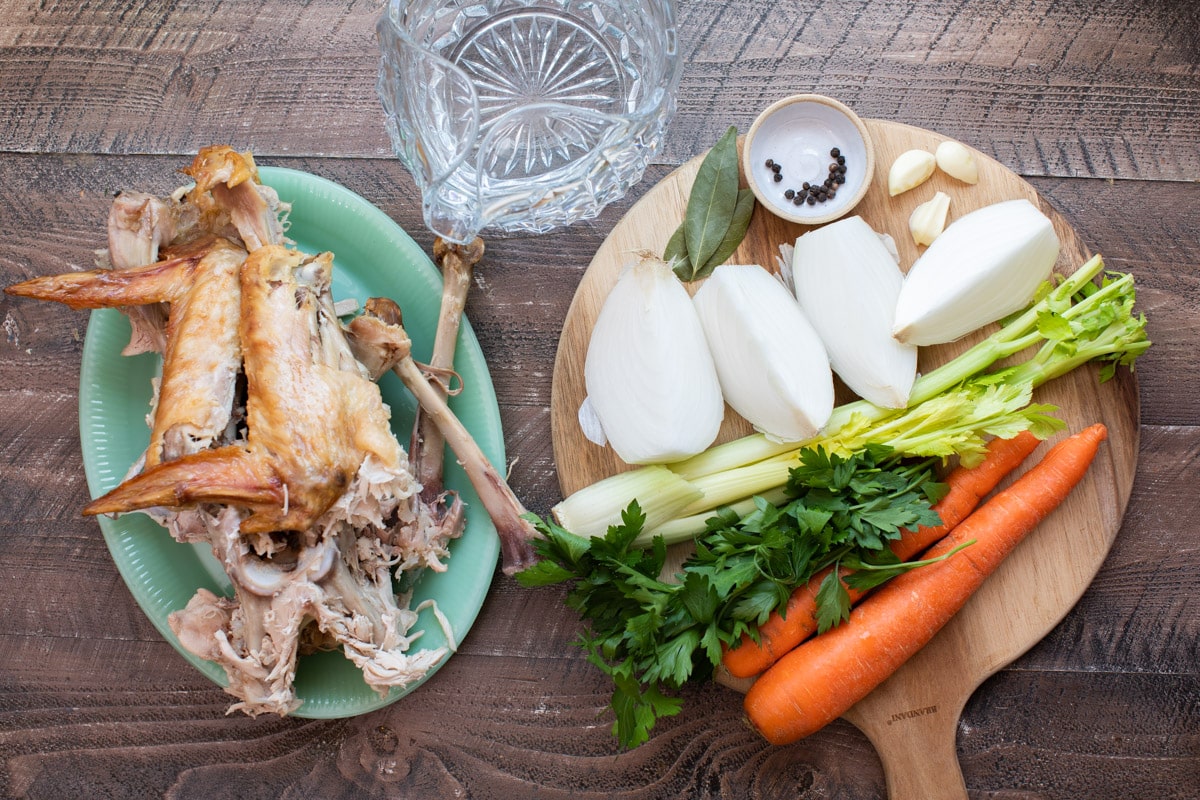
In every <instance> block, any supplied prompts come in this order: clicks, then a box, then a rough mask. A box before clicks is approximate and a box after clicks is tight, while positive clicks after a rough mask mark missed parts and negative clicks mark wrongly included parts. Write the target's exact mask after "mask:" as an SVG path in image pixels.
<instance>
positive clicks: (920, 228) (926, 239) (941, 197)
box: [908, 192, 950, 245]
mask: <svg viewBox="0 0 1200 800" xmlns="http://www.w3.org/2000/svg"><path fill="white" fill-rule="evenodd" d="M949 211H950V195H948V194H946V193H945V192H938V193H937V194H935V195H934V196H933V197H931V198H929V199H928V200H926V201H925V202H924V203H921V205H919V206H917V207H916V208H914V209H913V213H912V215H911V216H909V218H908V230H909V232H910V233H911V234H912V237H913V242H914V243H915V244H924V245H928V244H931V243H932V242H933V240H934V239H936V238H937V237H938V236H939V235H940V234H941V232H942V231H943V230H944V229H945V227H946V214H947V213H948V212H949Z"/></svg>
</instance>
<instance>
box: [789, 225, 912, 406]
mask: <svg viewBox="0 0 1200 800" xmlns="http://www.w3.org/2000/svg"><path fill="white" fill-rule="evenodd" d="M792 280H793V283H794V285H795V287H796V298H797V299H798V300H799V301H800V307H801V308H802V309H803V310H804V315H805V316H806V317H808V320H809V322H811V323H812V326H813V327H814V328H815V329H816V331H817V333H818V335H820V337H821V341H822V342H823V343H824V344H825V350H826V352H828V354H829V362H830V364H831V366H832V367H833V371H834V372H836V373H837V374H838V375H839V376H840V377H841V379H842V380H843V381H845V383H846V385H847V386H849V387H850V389H851V390H852V391H854V392H855V393H856V394H858V396H859V397H862V398H863V399H865V400H868V401H869V402H871V403H874V404H875V405H877V406H882V407H884V408H903V407H904V406H905V405H907V404H908V395H909V392H911V391H912V385H913V380H914V379H915V378H916V374H917V348H916V347H913V346H912V345H908V344H903V343H901V342H898V341H897V340H896V339H894V338H893V337H892V323H893V315H894V313H895V310H896V297H897V296H898V295H899V293H900V286H901V284H902V283H903V280H904V277H903V275H902V274H901V273H900V267H899V265H898V264H897V263H896V260H895V259H894V258H893V257H892V255H891V253H889V252H888V249H887V247H886V246H885V245H884V243H883V240H882V239H880V237H879V235H878V234H877V233H876V232H875V231H874V230H872V229H871V226H870V225H868V224H867V223H866V222H864V221H863V219H862V217H859V216H853V217H847V218H845V219H842V220H839V221H838V222H834V223H831V224H829V225H825V226H824V227H821V228H817V229H816V230H812V231H809V232H808V233H806V234H804V235H803V236H801V237H800V238H799V239H797V240H796V248H795V256H794V258H793V261H792Z"/></svg>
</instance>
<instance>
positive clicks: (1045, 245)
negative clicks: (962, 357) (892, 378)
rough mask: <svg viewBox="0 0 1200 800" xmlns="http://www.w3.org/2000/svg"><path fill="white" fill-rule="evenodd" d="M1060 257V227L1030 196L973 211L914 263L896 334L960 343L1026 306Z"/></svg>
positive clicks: (903, 292)
mask: <svg viewBox="0 0 1200 800" xmlns="http://www.w3.org/2000/svg"><path fill="white" fill-rule="evenodd" d="M1057 259H1058V236H1057V235H1056V234H1055V233H1054V225H1053V224H1052V223H1051V222H1050V219H1049V218H1048V217H1046V215H1045V214H1043V213H1042V212H1041V211H1039V210H1038V209H1037V208H1035V207H1034V205H1033V204H1032V203H1030V202H1029V201H1028V200H1008V201H1005V202H1002V203H994V204H993V205H990V206H984V207H983V208H981V209H979V210H978V211H972V212H971V213H970V214H967V215H966V216H964V217H960V218H959V219H957V220H955V221H954V222H952V223H950V225H949V226H948V227H947V228H946V230H945V231H944V232H943V233H942V235H941V236H939V237H938V238H937V239H936V240H935V241H934V242H933V244H931V245H930V246H929V249H928V250H926V251H925V253H924V254H923V255H922V256H921V257H920V258H918V259H917V261H916V263H914V264H913V266H912V268H911V269H909V271H908V275H907V276H906V277H905V279H904V287H903V289H901V291H900V296H899V298H897V300H896V323H895V328H894V334H895V336H896V338H897V339H899V340H900V341H902V342H908V343H910V344H916V345H926V344H942V343H944V342H951V341H954V340H955V339H958V338H960V337H962V336H964V335H966V334H968V333H970V332H971V331H974V330H976V329H977V328H981V327H983V326H984V325H986V324H988V323H989V322H994V321H996V320H998V319H1000V318H1001V317H1005V316H1007V315H1009V314H1011V313H1013V312H1014V311H1019V310H1020V309H1022V308H1024V307H1025V306H1027V305H1028V304H1029V302H1030V301H1031V300H1032V299H1033V295H1034V293H1035V292H1036V291H1037V288H1038V286H1040V285H1041V284H1042V282H1043V281H1045V280H1046V279H1047V278H1049V277H1050V272H1051V270H1053V269H1054V262H1055V261H1056V260H1057Z"/></svg>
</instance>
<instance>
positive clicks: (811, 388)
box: [692, 264, 833, 442]
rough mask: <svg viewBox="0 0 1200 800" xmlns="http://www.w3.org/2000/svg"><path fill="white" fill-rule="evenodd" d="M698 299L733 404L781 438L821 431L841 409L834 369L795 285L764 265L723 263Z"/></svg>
mask: <svg viewBox="0 0 1200 800" xmlns="http://www.w3.org/2000/svg"><path fill="white" fill-rule="evenodd" d="M692 301H693V304H694V305H695V306H696V312H697V314H698V315H699V317H700V325H701V327H703V328H704V335H705V337H706V339H707V340H708V348H709V351H710V352H711V353H712V356H713V361H714V363H715V364H716V367H717V377H718V378H719V379H720V382H721V392H722V393H723V394H724V396H725V402H727V403H729V406H730V408H732V409H733V410H734V411H736V412H737V413H739V414H741V415H742V417H744V418H745V419H746V420H747V421H748V422H749V423H750V424H751V425H753V426H754V428H755V430H757V431H759V432H761V433H763V434H765V435H766V436H767V437H768V438H771V439H775V440H777V441H784V442H801V441H805V440H807V439H811V438H813V437H814V436H816V435H817V434H818V433H819V432H820V430H821V428H822V427H824V425H825V422H826V421H827V420H828V419H829V415H830V414H831V413H832V412H833V373H832V372H831V371H830V369H829V357H828V356H827V355H826V353H825V346H824V345H823V344H822V343H821V339H820V337H819V336H817V332H816V330H814V329H813V326H812V325H811V324H810V323H809V321H808V319H807V318H806V317H805V316H804V312H803V311H801V310H800V304H799V303H797V302H796V298H795V297H793V296H792V294H791V293H790V292H789V291H788V290H787V288H786V287H784V285H783V284H782V283H781V282H780V281H779V280H778V279H777V278H775V277H774V276H772V275H771V274H770V273H768V272H767V271H766V270H765V269H763V268H762V267H760V266H758V265H757V264H722V265H721V266H719V267H717V268H716V269H715V270H713V273H712V275H710V276H709V278H708V280H706V281H705V282H704V285H703V286H701V287H700V290H699V291H697V292H696V295H695V297H693V298H692Z"/></svg>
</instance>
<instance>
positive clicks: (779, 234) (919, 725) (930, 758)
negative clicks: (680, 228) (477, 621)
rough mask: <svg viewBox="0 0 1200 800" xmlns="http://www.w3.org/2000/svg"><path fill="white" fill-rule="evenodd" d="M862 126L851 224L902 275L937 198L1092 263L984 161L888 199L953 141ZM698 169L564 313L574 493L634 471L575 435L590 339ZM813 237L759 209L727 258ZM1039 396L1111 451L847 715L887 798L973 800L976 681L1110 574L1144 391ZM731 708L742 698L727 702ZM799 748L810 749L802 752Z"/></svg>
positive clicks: (562, 447) (658, 195)
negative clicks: (1018, 221)
mask: <svg viewBox="0 0 1200 800" xmlns="http://www.w3.org/2000/svg"><path fill="white" fill-rule="evenodd" d="M866 124H867V128H868V130H869V132H870V134H871V138H872V140H873V142H874V145H875V152H876V160H875V164H876V166H875V176H874V179H873V183H872V187H871V189H870V190H869V191H868V193H867V195H866V197H864V199H863V200H862V202H861V203H860V204H859V205H858V206H857V207H856V208H855V209H854V210H853V211H852V212H851V213H853V214H859V215H861V216H862V217H863V218H864V219H865V220H866V221H867V222H868V223H870V224H871V225H872V226H873V227H874V228H875V229H876V230H878V231H880V232H883V233H889V234H891V236H892V237H893V238H894V239H895V241H896V244H897V246H898V249H899V252H900V259H901V265H902V267H903V268H905V269H907V268H908V267H909V266H910V265H911V264H912V263H913V261H914V260H915V259H916V258H917V256H918V254H919V253H918V248H917V247H916V246H915V245H914V244H913V242H912V238H911V237H910V235H909V233H908V217H909V215H910V214H911V212H912V210H913V208H915V207H916V206H917V205H918V204H919V203H922V202H924V201H925V200H927V199H929V198H930V197H932V196H933V194H934V192H936V191H939V190H940V191H943V192H946V193H947V194H948V195H950V197H951V204H950V214H949V217H948V220H947V224H949V223H950V222H952V221H953V220H955V219H957V218H958V217H961V216H963V215H964V214H966V213H968V212H970V211H973V210H975V209H977V208H980V207H982V206H985V205H989V204H991V203H994V202H998V201H1001V200H1010V199H1016V198H1022V197H1024V198H1028V199H1029V200H1030V201H1032V202H1033V203H1035V204H1037V205H1038V206H1039V207H1040V208H1041V209H1042V211H1043V212H1044V213H1046V214H1047V215H1048V216H1049V217H1050V218H1051V219H1052V220H1053V221H1054V225H1055V229H1056V231H1057V232H1058V236H1059V239H1060V241H1061V243H1062V248H1061V252H1060V255H1059V259H1058V264H1057V267H1056V269H1057V270H1058V271H1059V272H1062V273H1069V272H1071V271H1073V270H1074V269H1075V268H1076V267H1078V266H1079V265H1080V264H1082V263H1083V262H1084V261H1085V260H1086V259H1087V257H1088V256H1089V255H1090V254H1089V253H1088V251H1087V249H1086V247H1085V246H1084V245H1083V243H1082V242H1081V241H1080V240H1079V237H1078V236H1077V235H1076V234H1075V232H1074V231H1073V230H1072V229H1071V227H1070V226H1069V225H1068V224H1067V223H1066V221H1064V220H1063V218H1062V217H1061V216H1060V215H1059V214H1058V213H1057V212H1056V211H1055V210H1054V209H1053V208H1051V207H1050V206H1049V205H1048V204H1047V203H1046V202H1045V201H1044V200H1042V199H1041V198H1040V197H1039V196H1038V194H1037V192H1036V191H1034V189H1033V187H1031V186H1030V185H1029V184H1028V183H1026V182H1025V181H1023V180H1022V179H1021V178H1020V177H1019V176H1017V175H1016V174H1014V173H1013V172H1011V171H1009V170H1008V169H1006V168H1005V167H1004V166H1003V165H1001V164H999V163H998V162H996V161H994V160H992V159H990V158H987V157H985V156H983V155H982V154H980V153H976V154H975V156H976V159H977V160H978V162H979V172H980V179H979V183H978V184H976V185H974V186H971V185H967V184H964V183H961V182H959V181H956V180H954V179H953V178H950V177H949V176H947V175H944V174H943V173H941V172H940V171H938V172H935V174H934V176H933V177H932V178H931V179H930V180H929V181H927V182H926V183H924V184H922V185H921V186H920V187H918V188H916V189H914V190H912V191H910V192H907V193H905V194H902V195H900V196H898V197H889V196H888V193H887V188H886V187H887V170H888V167H889V166H890V165H891V163H892V161H893V160H894V159H895V157H896V156H897V155H899V154H900V153H902V152H904V151H905V150H909V149H912V148H923V149H925V150H929V151H930V152H932V151H933V150H934V149H935V148H936V147H937V145H938V144H939V143H940V142H941V141H943V140H944V138H945V137H942V136H940V135H938V134H935V133H933V132H930V131H926V130H922V129H919V128H914V127H911V126H906V125H901V124H897V123H892V122H883V121H877V120H866ZM700 160H701V159H700V158H696V159H694V160H693V161H690V162H688V163H687V164H684V165H683V166H682V167H680V168H679V169H678V170H676V171H675V172H673V173H671V174H670V175H668V176H667V177H666V178H664V179H663V180H662V181H661V182H660V183H659V184H657V185H656V186H654V187H653V188H652V189H651V190H650V191H649V192H647V194H646V195H645V196H644V197H643V198H642V199H640V200H639V201H638V202H637V204H636V205H634V206H633V208H631V209H630V211H629V213H628V214H627V215H626V216H625V217H624V218H623V219H622V220H621V221H620V222H619V223H618V224H617V225H616V227H614V229H613V231H612V232H611V233H610V234H609V236H608V238H607V239H605V241H604V243H603V244H602V245H601V247H600V249H599V251H598V252H597V253H596V255H595V258H594V259H593V260H592V263H591V265H590V266H589V267H588V269H587V272H586V273H585V274H584V276H583V279H582V280H581V282H580V284H579V287H578V289H577V291H576V294H575V297H574V299H573V301H572V303H571V306H570V309H569V310H568V312H567V318H566V321H565V323H564V326H563V333H562V338H561V340H560V342H559V349H558V354H557V358H556V361H555V370H554V383H553V390H552V399H551V426H552V432H553V438H554V455H555V460H556V463H557V468H558V474H559V482H560V485H561V488H562V492H563V494H564V496H565V495H567V494H570V493H571V492H574V491H576V490H577V489H580V488H582V487H583V486H586V485H588V484H590V483H592V482H594V481H596V480H598V479H600V478H603V477H606V476H608V475H611V474H613V473H615V472H618V471H621V470H624V469H628V467H627V466H626V465H624V464H623V463H622V462H621V461H620V460H619V459H618V458H617V457H616V455H615V454H614V453H613V452H612V450H611V449H610V448H603V447H599V446H597V445H594V444H592V443H591V442H589V441H587V439H585V438H584V436H583V434H582V432H581V431H580V429H579V424H578V422H577V417H576V412H577V410H578V408H579V404H580V403H581V402H582V401H583V398H584V395H585V390H584V379H583V365H584V357H585V355H586V353H587V344H588V338H589V336H590V333H591V330H592V325H593V323H594V321H595V319H596V315H597V314H598V313H599V310H600V307H601V305H602V304H603V302H604V299H605V297H606V296H607V295H608V292H609V290H610V289H611V287H612V285H613V284H614V283H615V282H616V280H617V276H618V275H619V273H620V270H621V268H622V267H623V266H624V265H625V264H626V263H627V262H628V261H629V259H630V258H631V254H632V253H634V252H635V251H637V250H643V249H648V250H651V251H653V252H656V253H661V252H662V251H663V247H664V246H665V244H666V242H667V238H668V237H669V236H670V234H671V233H672V231H674V229H675V228H676V226H677V225H678V224H679V222H680V221H681V220H682V219H683V213H684V208H685V206H686V199H687V195H688V191H689V190H690V188H691V184H692V180H693V179H694V177H695V174H696V170H697V169H698V168H699V165H700ZM743 185H744V181H743ZM805 230H806V228H805V227H804V226H801V225H796V224H793V223H789V222H785V221H783V220H781V219H779V218H777V217H775V216H773V215H771V214H769V213H767V212H766V211H765V210H764V209H762V208H761V207H759V208H758V209H757V210H756V211H755V215H754V219H753V220H752V222H751V225H750V229H749V232H748V233H747V236H746V239H745V241H744V242H743V244H742V245H741V247H740V248H739V249H738V251H737V252H736V253H735V254H734V256H733V257H732V258H731V259H730V261H731V262H733V263H755V264H761V265H763V266H764V267H767V268H770V269H773V270H774V269H777V267H776V266H775V263H776V256H777V255H778V247H779V245H780V244H782V243H786V242H792V241H794V240H795V239H796V237H797V236H799V235H800V234H801V233H803V232H804V231H805ZM920 249H922V250H923V248H920ZM990 330H991V329H990V328H989V329H987V330H985V331H983V332H980V333H978V334H975V335H973V336H972V337H968V338H967V339H964V340H962V341H959V342H955V343H952V344H948V345H939V346H937V347H929V348H923V349H922V351H921V354H920V359H919V361H920V366H919V368H920V369H921V370H923V371H925V370H928V369H930V368H932V367H935V366H937V365H939V364H942V363H944V362H945V361H947V360H949V359H950V358H952V357H954V356H955V355H957V354H958V353H959V352H961V351H963V350H965V349H966V348H967V347H969V346H970V345H972V344H974V343H975V342H976V341H978V339H980V338H982V337H983V336H985V335H986V334H987V333H988V332H990ZM838 392H839V394H838V402H844V401H848V400H852V399H854V398H853V396H852V395H851V394H850V393H849V392H848V391H847V390H846V389H845V388H844V387H842V386H840V385H839V388H838ZM1034 399H1035V401H1036V402H1043V403H1052V404H1054V405H1057V406H1058V407H1059V409H1060V410H1059V416H1060V417H1061V418H1062V419H1064V420H1065V421H1066V422H1067V431H1065V432H1064V433H1062V434H1060V436H1059V437H1056V439H1057V438H1061V436H1065V435H1066V433H1073V432H1075V431H1078V430H1080V429H1082V428H1084V427H1086V426H1088V425H1090V424H1092V423H1095V422H1103V423H1104V424H1105V425H1107V426H1108V430H1109V438H1108V441H1107V443H1106V444H1105V445H1104V446H1103V447H1102V449H1101V451H1100V454H1099V456H1098V458H1097V459H1096V461H1095V462H1094V463H1093V465H1092V467H1091V469H1090V471H1089V474H1088V476H1087V477H1086V478H1085V480H1084V482H1083V483H1082V484H1081V485H1080V486H1078V487H1077V488H1076V490H1075V491H1074V492H1073V493H1072V495H1071V496H1070V497H1069V498H1068V500H1067V501H1066V503H1065V504H1064V505H1063V506H1062V507H1060V508H1059V509H1058V510H1057V511H1056V512H1055V513H1054V514H1053V516H1051V517H1050V518H1049V519H1047V520H1046V521H1045V522H1043V524H1042V525H1041V526H1040V527H1039V529H1038V530H1037V531H1035V532H1034V533H1033V534H1032V535H1031V536H1030V537H1029V538H1028V539H1027V540H1026V541H1025V542H1024V543H1023V544H1021V545H1020V547H1018V549H1017V550H1016V552H1014V553H1013V554H1012V555H1011V556H1010V557H1009V558H1008V560H1007V561H1006V562H1005V563H1004V564H1003V565H1002V566H1001V568H1000V570H999V571H998V572H997V573H995V574H994V575H993V576H992V577H991V578H989V579H988V581H987V582H986V583H985V585H984V586H983V588H982V589H981V590H980V591H979V593H978V594H977V595H976V596H975V597H973V598H972V599H971V601H970V602H969V603H968V604H967V606H966V607H965V608H964V609H963V610H962V611H961V612H960V613H959V614H958V615H957V616H956V617H955V619H954V620H953V621H952V622H951V623H950V624H949V625H947V626H946V627H945V628H944V629H943V630H942V631H941V632H940V633H939V634H938V635H937V637H935V638H934V640H933V641H932V642H930V644H929V645H928V646H926V647H925V648H924V650H922V651H921V652H920V653H919V654H918V655H917V656H916V657H914V658H913V659H912V660H910V661H909V662H908V663H907V664H906V665H905V666H904V667H903V668H902V669H901V670H900V671H899V672H898V673H896V674H895V675H894V676H893V677H892V678H891V679H890V680H888V681H887V682H886V683H884V684H883V685H881V686H879V687H878V688H877V689H876V690H875V691H874V692H872V693H871V694H870V695H869V696H868V697H867V698H865V699H864V700H863V701H861V702H860V703H859V704H858V705H856V706H855V707H854V708H852V709H851V710H850V711H849V712H848V713H847V714H846V719H848V720H849V721H850V722H852V723H854V724H855V725H856V726H858V727H859V728H860V729H862V731H863V732H864V733H866V735H867V736H868V737H869V738H870V740H871V742H872V743H873V744H874V745H875V747H876V749H877V750H878V751H879V754H880V758H881V760H882V762H883V767H884V772H885V774H886V776H887V785H888V796H889V797H890V798H891V800H940V799H942V798H965V797H966V796H967V795H966V787H965V785H964V782H963V778H962V773H961V771H960V769H959V766H958V759H957V754H956V750H955V734H956V731H957V725H958V719H959V716H960V714H961V712H962V709H963V706H964V705H965V703H966V701H967V699H968V698H969V697H970V695H971V693H972V692H973V691H974V690H975V688H976V687H978V686H979V684H980V683H982V682H983V681H984V680H985V679H986V678H987V677H988V676H990V675H992V674H993V673H995V672H996V671H997V670H999V669H1000V668H1001V667H1003V666H1005V665H1006V664H1008V663H1010V662H1011V661H1013V660H1014V659H1015V658H1017V657H1018V656H1019V655H1021V654H1022V653H1024V652H1025V651H1026V650H1027V649H1029V648H1030V647H1032V646H1033V645H1034V644H1035V643H1037V642H1038V641H1039V640H1040V639H1041V638H1042V637H1044V636H1045V635H1046V634H1047V633H1048V632H1049V631H1050V629H1051V628H1053V627H1054V626H1055V625H1056V624H1057V623H1058V622H1059V621H1060V620H1061V619H1062V618H1063V617H1064V616H1065V615H1066V613H1067V612H1068V611H1069V610H1070V608H1071V607H1072V606H1073V605H1074V604H1075V603H1076V602H1077V601H1078V599H1079V597H1080V596H1081V595H1082V594H1083V592H1084V590H1085V589H1086V588H1087V586H1088V584H1089V583H1090V582H1091V580H1092V578H1093V577H1094V576H1095V574H1096V572H1097V570H1098V569H1099V568H1100V564H1101V563H1102V562H1103V561H1104V558H1105V556H1106V555H1107V553H1108V550H1109V548H1110V546H1111V545H1112V542H1113V539H1114V538H1115V537H1116V534H1117V531H1118V529H1119V528H1120V525H1121V517H1122V515H1123V514H1124V511H1125V505H1126V503H1127V502H1128V499H1129V493H1130V490H1131V488H1132V484H1133V475H1134V470H1135V468H1136V464H1137V452H1138V392H1137V383H1136V380H1135V378H1134V376H1133V375H1131V374H1129V373H1128V372H1126V371H1121V372H1119V373H1118V376H1117V377H1116V378H1115V379H1113V380H1111V381H1109V382H1107V383H1104V384H1100V383H1099V382H1098V380H1097V370H1096V369H1095V368H1094V367H1091V366H1088V367H1084V368H1081V369H1078V370H1076V371H1075V372H1073V373H1071V374H1070V375H1067V376H1064V377H1062V378H1059V379H1058V380H1056V381H1054V382H1052V383H1050V384H1047V385H1045V386H1043V387H1041V388H1040V389H1039V390H1038V391H1037V393H1036V396H1035V398H1034ZM748 432H750V428H749V426H748V425H747V424H746V422H745V421H744V420H742V419H740V418H739V417H737V415H736V414H734V413H733V412H731V411H728V410H727V414H726V420H725V423H724V425H723V426H722V430H721V435H720V440H721V441H725V440H727V439H730V438H733V437H735V436H739V435H742V434H745V433H748ZM1056 439H1055V440H1056ZM1051 441H1054V440H1051ZM1048 447H1049V445H1048V444H1045V443H1044V444H1043V445H1042V446H1041V447H1040V448H1039V450H1038V451H1036V452H1035V453H1034V456H1033V457H1032V458H1031V459H1030V461H1036V460H1037V458H1038V457H1040V455H1041V454H1042V453H1044V452H1045V450H1046V449H1047V448H1048ZM680 557H681V558H682V555H681V556H680ZM718 679H719V680H721V681H722V682H723V683H726V684H727V685H730V686H733V687H735V688H740V689H743V690H744V689H745V686H746V685H748V684H747V683H743V684H742V685H739V684H738V682H737V681H736V679H732V678H728V676H727V679H725V680H722V679H721V678H718ZM730 702H731V703H733V702H738V700H737V698H735V697H734V696H731V697H730ZM818 735H820V734H818ZM1047 735H1050V734H1049V733H1047ZM792 746H793V747H802V746H803V742H801V743H798V744H796V745H792Z"/></svg>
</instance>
